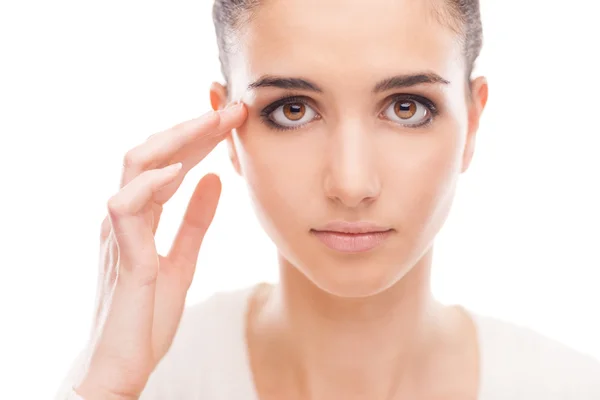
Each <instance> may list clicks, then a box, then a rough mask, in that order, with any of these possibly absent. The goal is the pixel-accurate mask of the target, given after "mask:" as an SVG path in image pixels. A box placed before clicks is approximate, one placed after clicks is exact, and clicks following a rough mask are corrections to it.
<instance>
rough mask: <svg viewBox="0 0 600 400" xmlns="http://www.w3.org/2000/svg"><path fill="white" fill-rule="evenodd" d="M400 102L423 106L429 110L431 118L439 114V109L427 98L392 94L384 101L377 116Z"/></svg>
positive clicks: (407, 94)
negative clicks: (409, 101)
mask: <svg viewBox="0 0 600 400" xmlns="http://www.w3.org/2000/svg"><path fill="white" fill-rule="evenodd" d="M401 100H412V101H417V102H419V103H421V104H423V105H424V106H425V107H427V109H429V111H430V112H431V115H432V117H435V116H436V115H438V114H439V109H438V107H437V105H436V104H435V103H434V102H433V101H431V100H429V99H428V98H427V97H424V96H421V95H417V94H410V93H394V94H392V95H391V96H389V97H388V98H387V99H386V100H384V101H383V104H384V107H382V108H381V111H379V114H381V113H382V112H383V111H385V110H386V109H387V108H388V107H389V106H390V105H392V104H394V103H395V102H397V101H401Z"/></svg>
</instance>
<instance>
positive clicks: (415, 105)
mask: <svg viewBox="0 0 600 400" xmlns="http://www.w3.org/2000/svg"><path fill="white" fill-rule="evenodd" d="M383 114H384V115H385V117H386V118H387V119H389V120H390V121H392V122H396V123H398V124H399V125H404V126H407V127H417V126H422V125H424V124H426V123H427V122H429V121H430V120H431V119H432V111H431V110H430V108H429V107H428V106H426V105H424V104H423V103H421V102H420V101H417V100H412V99H398V100H396V101H394V102H393V103H392V104H390V105H389V106H388V108H387V109H386V110H385V111H384V112H383Z"/></svg>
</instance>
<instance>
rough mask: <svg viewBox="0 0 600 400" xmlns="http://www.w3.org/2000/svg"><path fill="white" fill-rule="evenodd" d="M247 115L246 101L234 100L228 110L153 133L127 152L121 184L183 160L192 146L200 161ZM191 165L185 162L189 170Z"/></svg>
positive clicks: (209, 113)
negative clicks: (143, 173)
mask: <svg viewBox="0 0 600 400" xmlns="http://www.w3.org/2000/svg"><path fill="white" fill-rule="evenodd" d="M246 116H247V111H246V108H245V107H244V104H243V103H241V102H238V103H232V104H230V105H229V106H228V107H227V108H225V109H222V110H219V111H210V112H208V113H206V114H204V115H202V116H200V117H198V118H194V119H191V120H188V121H185V122H181V123H179V124H177V125H175V126H173V127H172V128H170V129H167V130H165V131H162V132H159V133H156V134H154V135H152V136H150V137H149V138H148V139H147V140H146V141H145V142H144V143H142V144H140V145H138V146H136V147H134V148H133V149H131V150H130V151H128V152H127V154H126V155H125V159H124V161H123V176H122V179H121V187H124V186H125V185H127V184H128V183H129V182H131V180H132V179H134V178H135V177H136V176H138V175H139V174H141V173H142V172H144V171H147V170H149V169H157V168H162V167H163V166H166V165H170V164H173V163H176V162H184V161H185V160H184V159H185V157H184V156H183V154H181V153H183V152H182V150H183V149H186V150H187V149H188V148H190V146H193V149H189V150H190V151H193V152H194V153H195V154H197V157H195V159H197V160H198V162H199V161H200V160H202V159H203V158H204V157H205V156H206V155H207V154H208V153H210V151H212V149H213V148H214V147H215V146H216V145H217V144H218V143H219V142H221V141H222V140H223V139H224V138H225V137H226V134H227V132H229V131H231V130H232V129H234V128H237V127H239V126H240V125H241V124H242V123H243V122H244V121H245V119H246ZM186 153H189V152H187V151H186ZM191 167H192V166H187V165H184V169H187V170H189V169H190V168H191Z"/></svg>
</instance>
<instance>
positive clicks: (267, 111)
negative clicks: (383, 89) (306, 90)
mask: <svg viewBox="0 0 600 400" xmlns="http://www.w3.org/2000/svg"><path fill="white" fill-rule="evenodd" d="M398 102H416V103H418V104H420V105H422V106H423V107H425V109H426V110H427V118H426V120H425V121H423V122H420V123H418V124H402V123H399V122H396V121H391V120H390V122H392V123H395V124H397V125H399V126H402V127H406V128H410V129H416V128H420V127H424V126H427V125H430V124H431V123H432V122H433V120H434V118H435V117H436V116H438V115H439V108H438V107H437V106H436V103H435V102H433V101H432V100H430V99H428V98H427V97H424V96H420V95H415V94H405V93H396V94H393V95H391V96H388V98H387V99H386V100H384V101H383V102H382V103H384V104H385V108H383V109H382V111H380V112H379V113H378V116H379V117H380V118H382V119H387V120H389V118H386V117H382V114H383V113H384V112H385V110H386V109H387V108H388V107H389V106H390V105H394V104H395V103H398ZM312 103H313V101H312V100H311V99H310V98H308V97H306V96H303V95H288V96H285V97H282V98H280V99H278V100H276V101H274V102H272V103H270V104H269V105H267V106H266V107H264V108H263V109H262V110H261V111H260V119H261V122H263V123H264V124H265V125H267V126H268V127H269V128H271V129H274V130H278V131H290V130H296V129H300V128H304V127H305V126H307V125H308V124H310V123H311V122H313V121H315V120H318V119H320V118H321V116H320V114H319V113H318V112H316V111H315V113H316V117H315V118H313V119H312V120H311V121H309V122H305V123H303V124H300V125H296V126H284V125H281V124H279V123H277V122H275V121H274V120H273V119H272V117H271V115H272V114H273V112H275V111H276V110H277V109H278V108H279V107H283V106H286V105H290V104H302V105H304V106H305V107H309V108H311V109H313V110H314V108H315V107H314V106H313V105H312ZM290 122H293V120H290Z"/></svg>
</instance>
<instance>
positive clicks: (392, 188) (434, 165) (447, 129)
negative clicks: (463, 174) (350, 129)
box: [380, 120, 465, 231]
mask: <svg viewBox="0 0 600 400" xmlns="http://www.w3.org/2000/svg"><path fill="white" fill-rule="evenodd" d="M463 130H464V129H463V127H462V126H461V124H460V123H459V120H451V121H447V122H445V123H444V124H443V125H439V126H437V127H435V128H433V129H432V130H431V131H428V132H424V133H423V135H422V136H419V135H420V134H415V136H412V135H408V136H401V137H400V138H399V139H397V140H398V142H399V143H396V144H389V145H388V146H387V148H388V149H395V150H396V151H394V152H393V153H394V154H392V152H391V151H389V150H388V151H387V152H385V153H383V154H385V157H382V158H381V159H380V160H381V163H382V165H381V166H380V170H381V171H385V183H386V184H385V187H384V190H385V189H387V191H388V193H389V197H390V198H391V200H390V202H388V203H387V204H391V205H392V206H393V207H396V209H397V210H398V211H397V213H399V215H398V217H399V218H401V221H398V222H399V224H400V225H401V226H404V227H406V228H407V229H410V230H413V231H414V230H422V229H426V228H427V227H428V226H429V225H430V224H431V223H434V222H436V220H437V219H438V218H440V216H441V217H443V215H440V213H441V214H443V212H442V211H441V210H444V209H446V208H447V207H448V204H447V203H448V201H449V200H450V199H451V197H452V192H453V190H454V186H455V183H456V180H457V179H458V176H459V174H460V168H461V159H462V157H461V155H462V147H463V146H464V140H465V134H464V132H463ZM400 142H401V143H400Z"/></svg>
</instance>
